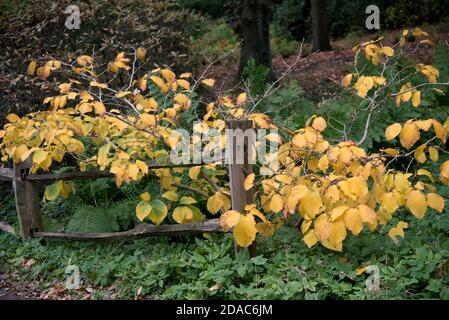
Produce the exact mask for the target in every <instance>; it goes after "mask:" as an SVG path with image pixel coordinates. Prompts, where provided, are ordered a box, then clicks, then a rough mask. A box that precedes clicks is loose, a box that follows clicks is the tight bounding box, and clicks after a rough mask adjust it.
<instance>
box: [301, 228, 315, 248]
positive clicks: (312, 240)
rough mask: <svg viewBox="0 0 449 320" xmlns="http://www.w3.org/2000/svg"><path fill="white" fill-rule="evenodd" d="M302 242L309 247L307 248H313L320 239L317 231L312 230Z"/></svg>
mask: <svg viewBox="0 0 449 320" xmlns="http://www.w3.org/2000/svg"><path fill="white" fill-rule="evenodd" d="M302 240H303V241H304V243H305V244H306V245H307V247H309V248H312V247H313V246H314V245H315V244H316V243H317V242H318V239H317V237H316V235H315V230H313V229H310V230H309V231H307V232H306V234H305V235H304V236H303V237H302Z"/></svg>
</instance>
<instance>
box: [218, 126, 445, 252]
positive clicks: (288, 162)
mask: <svg viewBox="0 0 449 320" xmlns="http://www.w3.org/2000/svg"><path fill="white" fill-rule="evenodd" d="M323 121H324V119H322V118H320V117H312V119H310V120H309V121H308V122H307V124H308V126H307V127H306V128H304V129H300V130H298V131H297V132H298V133H296V134H295V135H293V137H292V138H291V140H290V141H288V142H287V143H286V144H284V145H282V146H281V147H280V148H279V157H278V159H279V161H280V162H281V164H280V170H278V171H277V172H276V173H275V174H273V175H272V176H270V177H269V178H263V179H261V180H260V182H258V185H260V186H261V190H260V196H259V201H260V206H261V208H262V210H263V212H264V213H266V214H275V215H276V214H278V213H282V215H283V216H285V217H287V216H289V215H292V214H296V213H299V215H300V217H301V220H302V223H301V231H302V233H303V240H304V242H305V243H306V244H307V245H308V246H309V247H312V246H313V245H315V244H316V243H318V242H320V243H321V244H322V245H323V246H325V247H327V248H329V249H332V250H336V251H341V250H342V245H343V241H344V239H345V238H346V237H347V234H348V232H351V233H352V234H353V235H358V234H359V233H360V232H361V231H362V230H363V227H364V226H365V225H366V227H367V228H368V229H369V230H371V231H374V230H376V228H377V226H378V225H379V224H386V223H388V222H389V221H390V220H391V219H392V216H393V214H394V213H395V212H396V211H397V210H398V209H399V208H400V207H406V208H408V209H409V210H410V212H411V213H412V214H413V215H414V216H416V217H417V218H419V219H422V218H423V217H424V215H425V213H426V211H427V208H428V207H430V208H433V209H435V210H436V211H438V212H442V211H443V208H444V199H443V198H442V197H441V196H439V195H437V194H436V193H434V192H433V191H434V190H435V188H434V187H433V186H432V185H430V184H426V183H422V182H419V181H418V182H417V183H416V184H415V185H413V183H412V181H411V177H412V174H405V173H401V172H393V171H389V170H386V167H385V158H384V157H382V156H380V155H378V154H372V155H367V154H366V152H365V151H364V150H363V149H362V148H360V147H358V146H357V145H356V144H355V143H354V142H351V141H345V142H340V143H338V144H336V145H331V144H330V143H329V142H328V141H326V140H324V138H323V137H322V135H321V131H322V130H324V128H325V127H326V124H325V122H324V123H323ZM430 125H432V122H431V123H430ZM395 130H396V131H398V129H397V128H396V129H395ZM399 131H401V128H399ZM395 134H396V135H398V134H399V132H398V133H395ZM298 148H299V149H298ZM444 174H446V175H447V176H448V177H449V162H448V164H447V165H446V167H445V170H444ZM255 178H256V176H255V174H250V175H248V176H247V178H246V179H245V182H244V187H245V189H246V190H249V189H251V188H254V187H255V186H256V185H255ZM426 190H429V191H430V192H427V193H425V191H426ZM228 215H229V217H228V218H223V222H222V226H224V227H225V226H226V227H232V226H234V231H233V232H234V237H235V236H236V234H235V232H236V231H235V224H236V223H237V222H238V221H239V219H237V214H236V213H232V214H231V213H229V214H228ZM244 221H245V224H244V225H245V226H247V228H248V230H246V229H245V230H241V228H238V229H237V230H238V231H237V232H238V235H237V237H238V236H240V237H243V238H244V239H245V240H246V242H245V241H241V243H242V244H246V245H249V243H250V242H251V239H252V238H253V237H252V235H253V234H254V231H252V230H254V228H253V225H254V224H253V223H252V222H251V226H249V223H248V222H247V221H246V220H244ZM242 228H243V227H242ZM394 234H395V233H394V232H393V235H394ZM249 235H251V237H250V236H249Z"/></svg>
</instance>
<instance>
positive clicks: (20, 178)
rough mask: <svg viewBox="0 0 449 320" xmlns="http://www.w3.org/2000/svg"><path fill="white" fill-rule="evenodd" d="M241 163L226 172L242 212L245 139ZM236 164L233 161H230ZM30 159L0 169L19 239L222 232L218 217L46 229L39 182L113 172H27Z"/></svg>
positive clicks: (238, 125)
mask: <svg viewBox="0 0 449 320" xmlns="http://www.w3.org/2000/svg"><path fill="white" fill-rule="evenodd" d="M226 126H227V128H229V129H242V130H243V131H245V130H246V129H249V128H252V121H250V120H232V121H228V122H226ZM232 146H233V148H234V149H233V150H234V152H233V154H234V155H235V154H236V152H235V150H236V149H235V146H236V143H232ZM243 148H244V153H243V154H244V163H245V164H230V165H229V166H228V174H229V177H230V194H231V203H232V209H233V210H237V211H240V212H242V211H243V210H244V207H245V205H246V204H248V203H252V199H253V194H252V192H248V191H245V189H244V187H243V182H244V180H245V177H246V175H248V174H249V173H250V172H252V165H250V164H247V163H248V152H249V151H248V150H249V146H248V140H246V139H245V140H244V146H243ZM232 163H235V162H232ZM31 165H32V162H31V158H30V159H28V160H27V161H24V162H22V163H21V164H18V165H16V164H15V165H14V166H13V168H0V180H8V181H12V185H13V189H14V197H15V205H16V211H17V216H18V219H19V224H20V235H21V237H22V239H29V238H33V237H39V238H44V239H56V240H77V241H82V240H115V239H138V238H143V237H149V236H179V235H192V234H201V233H207V232H223V230H222V228H221V226H220V223H219V219H207V220H205V221H204V222H201V223H186V224H176V225H175V224H173V225H158V226H157V225H152V224H146V223H143V224H139V225H137V226H136V227H135V228H134V229H131V230H128V231H122V232H107V233H86V232H75V233H64V232H45V231H44V230H43V226H42V218H41V214H40V210H39V202H40V200H39V196H38V187H39V184H40V183H48V182H51V181H54V180H80V179H84V180H87V179H99V178H113V177H114V175H113V174H111V173H108V172H100V171H85V172H68V173H61V174H54V173H43V174H29V173H28V172H29V168H30V167H31ZM147 165H148V168H149V169H150V170H151V169H160V168H175V167H192V166H197V165H198V164H179V165H175V164H157V163H154V162H147ZM211 183H213V182H211ZM249 250H250V253H251V255H252V256H254V255H255V245H252V246H251V247H250V248H249Z"/></svg>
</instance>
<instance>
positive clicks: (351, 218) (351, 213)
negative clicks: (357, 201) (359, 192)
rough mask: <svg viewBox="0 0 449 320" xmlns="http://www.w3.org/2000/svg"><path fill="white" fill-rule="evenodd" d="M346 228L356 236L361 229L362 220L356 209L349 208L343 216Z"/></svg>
mask: <svg viewBox="0 0 449 320" xmlns="http://www.w3.org/2000/svg"><path fill="white" fill-rule="evenodd" d="M343 219H344V221H345V225H346V228H348V230H350V231H351V232H352V234H353V235H355V236H357V235H358V234H359V233H360V231H362V229H363V224H362V218H361V217H360V213H359V210H358V209H357V208H349V209H348V210H346V211H345V213H344V215H343Z"/></svg>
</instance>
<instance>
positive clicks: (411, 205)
mask: <svg viewBox="0 0 449 320" xmlns="http://www.w3.org/2000/svg"><path fill="white" fill-rule="evenodd" d="M406 206H407V208H408V209H409V210H410V212H411V213H412V214H413V215H414V216H415V217H416V218H418V219H422V218H424V215H425V214H426V211H427V199H426V197H425V195H424V193H422V192H421V191H419V190H412V191H410V192H409V193H408V194H407V202H406Z"/></svg>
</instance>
